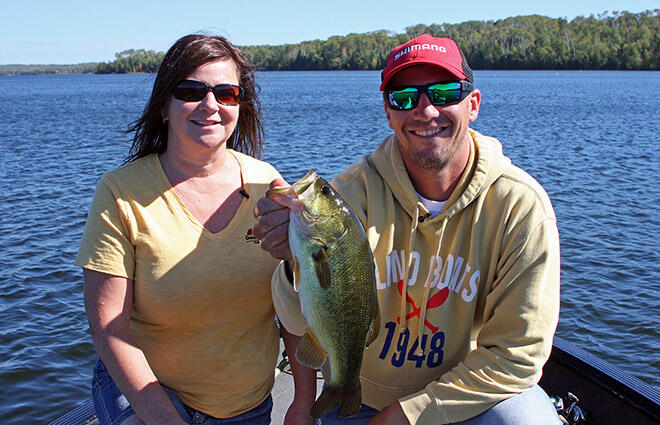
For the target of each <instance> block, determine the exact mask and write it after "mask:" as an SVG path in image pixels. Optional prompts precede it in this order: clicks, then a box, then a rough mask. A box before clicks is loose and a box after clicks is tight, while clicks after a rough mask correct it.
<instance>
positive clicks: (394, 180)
mask: <svg viewBox="0 0 660 425" xmlns="http://www.w3.org/2000/svg"><path fill="white" fill-rule="evenodd" d="M468 134H469V137H470V155H469V157H468V163H467V165H466V167H465V170H464V171H463V173H462V174H461V177H460V179H459V182H458V184H457V185H456V188H455V189H454V191H453V193H452V194H451V195H450V196H449V199H447V202H446V203H445V206H444V207H443V209H442V211H441V212H440V214H438V216H437V217H432V216H429V215H428V214H427V213H428V211H427V210H426V207H424V205H423V204H422V203H421V202H420V199H419V197H418V196H417V192H416V190H415V188H414V187H413V184H412V182H411V180H410V177H409V175H408V171H407V170H406V167H405V165H404V163H403V159H402V157H401V151H400V148H399V140H398V138H397V137H396V135H392V136H389V137H387V138H386V139H385V140H384V141H383V142H382V143H381V145H380V146H379V147H378V148H377V149H376V150H375V151H374V153H373V154H372V155H371V158H370V159H371V160H370V162H371V163H372V165H373V166H374V167H375V168H376V170H377V171H378V174H380V176H381V177H382V178H383V180H385V181H386V182H387V184H388V186H389V187H390V188H391V190H392V193H393V195H394V197H395V199H396V200H397V201H398V203H399V204H400V205H401V207H402V208H403V209H404V210H405V211H406V212H407V213H408V214H409V215H410V216H411V218H412V222H411V225H410V230H409V232H410V236H409V239H408V249H407V250H406V253H407V257H406V259H405V263H404V267H405V268H404V273H403V276H406V278H407V276H408V273H409V270H410V267H411V262H412V251H413V246H414V243H415V236H416V234H417V228H418V226H419V224H420V223H421V222H424V221H427V223H426V224H427V225H431V226H433V227H434V228H435V231H434V233H435V240H436V242H435V249H434V251H435V255H434V257H436V258H437V256H438V254H439V252H440V248H441V243H442V237H443V235H444V232H445V229H446V228H447V224H448V223H449V220H450V219H451V217H452V216H454V215H455V214H457V213H458V212H460V211H461V210H463V209H464V208H466V207H467V206H468V205H470V203H471V202H472V201H474V200H475V199H476V198H477V197H478V196H479V195H481V194H482V193H483V192H484V191H485V190H487V189H488V187H489V186H490V185H491V184H493V182H495V180H497V179H498V178H499V177H500V175H502V173H503V172H504V171H505V170H506V169H507V167H509V166H510V165H511V160H510V159H509V158H507V157H505V156H504V154H503V153H502V145H501V143H500V142H499V141H498V140H497V139H494V138H491V137H486V136H483V135H482V134H480V133H478V132H476V131H474V130H471V129H470V130H469V133H468ZM427 217H429V218H428V220H427ZM430 278H431V274H430V273H429V275H428V277H427V282H426V283H425V284H424V288H425V289H424V292H423V294H422V299H421V302H420V303H419V306H420V312H419V314H420V318H419V321H418V325H417V332H416V333H417V335H418V340H420V341H421V340H422V334H423V332H424V323H425V320H426V313H427V309H428V308H429V307H431V304H433V300H431V299H429V297H430V293H431V287H430V286H429V285H428V279H430ZM400 283H401V284H400V285H398V288H397V289H398V291H399V294H400V296H401V302H400V306H399V310H400V313H399V317H400V318H401V320H400V322H399V323H398V329H399V332H403V330H404V329H405V328H406V326H407V318H408V316H409V315H408V314H406V313H407V308H408V306H407V304H408V303H409V302H410V301H414V300H413V299H412V298H411V297H410V295H409V294H408V285H407V284H404V283H403V281H402V282H400ZM444 297H446V293H445V295H444ZM445 299H446V298H445ZM443 302H444V299H443ZM423 352H424V348H423V347H422V346H421V344H420V345H419V346H418V347H417V350H416V353H415V354H417V355H422V354H423Z"/></svg>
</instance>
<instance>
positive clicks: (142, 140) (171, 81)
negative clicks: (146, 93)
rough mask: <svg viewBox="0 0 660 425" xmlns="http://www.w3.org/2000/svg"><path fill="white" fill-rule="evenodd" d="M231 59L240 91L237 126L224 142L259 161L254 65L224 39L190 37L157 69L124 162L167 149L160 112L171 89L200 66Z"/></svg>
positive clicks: (132, 129)
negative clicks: (234, 65)
mask: <svg viewBox="0 0 660 425" xmlns="http://www.w3.org/2000/svg"><path fill="white" fill-rule="evenodd" d="M223 59H225V60H226V59H231V60H232V61H234V64H236V68H237V69H238V81H239V83H238V84H239V85H240V86H241V87H242V88H243V97H242V99H241V102H240V106H239V108H240V112H239V115H238V123H237V124H236V128H235V129H234V132H233V133H232V135H231V136H230V137H229V139H227V147H228V148H230V149H234V150H237V151H240V152H243V153H245V154H248V155H251V156H254V157H255V158H259V156H260V155H261V151H262V148H263V141H262V139H263V125H262V123H261V103H260V102H259V97H258V91H259V86H258V85H257V83H256V82H255V80H254V65H252V64H251V63H249V62H248V61H247V60H245V58H244V57H243V55H242V53H241V51H240V50H238V49H237V48H236V47H234V46H233V45H232V44H231V43H230V42H229V41H228V40H227V39H226V38H224V37H221V36H210V35H201V34H191V35H187V36H185V37H182V38H180V39H179V40H177V41H176V43H174V45H172V47H170V49H169V50H168V51H167V53H166V54H165V56H164V57H163V60H162V62H161V64H160V67H159V68H158V74H157V75H156V81H155V82H154V87H153V90H152V92H151V98H150V99H149V103H147V106H146V107H145V108H144V112H143V113H142V116H140V118H138V119H137V120H136V121H134V122H133V123H131V125H130V126H129V129H128V132H129V133H131V132H134V133H135V135H134V137H133V145H132V146H131V150H130V152H129V156H128V157H127V158H126V162H131V161H135V160H136V159H138V158H141V157H143V156H147V155H149V154H152V153H162V152H165V150H166V149H167V123H166V122H165V123H164V122H163V117H162V110H163V108H164V107H165V105H166V103H167V101H168V99H169V98H170V96H171V95H172V91H173V90H174V88H175V87H176V86H177V85H178V84H179V83H180V82H181V81H183V80H185V79H186V77H187V76H188V75H190V74H191V73H192V72H193V71H195V70H196V69H197V68H199V67H200V66H202V65H204V64H206V63H208V62H213V61H216V60H223Z"/></svg>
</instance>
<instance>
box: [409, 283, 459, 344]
mask: <svg viewBox="0 0 660 425" xmlns="http://www.w3.org/2000/svg"><path fill="white" fill-rule="evenodd" d="M396 286H397V289H398V290H399V295H401V296H403V279H402V280H400V281H399V282H398V283H397V285H396ZM447 297H449V288H448V287H444V288H442V289H441V290H440V291H438V292H436V293H435V294H433V296H432V297H431V298H429V300H428V301H427V302H426V309H427V310H431V309H434V308H438V307H440V306H441V305H442V304H444V303H445V301H447ZM406 304H412V313H409V314H408V315H407V316H406V320H408V319H410V318H412V317H419V318H420V319H421V312H422V309H421V307H417V306H416V305H415V301H414V300H413V299H412V298H411V296H410V294H408V293H407V292H406ZM396 322H397V323H401V317H397V318H396ZM424 326H426V327H427V328H429V329H430V330H431V332H433V333H436V332H438V327H437V326H433V325H432V324H431V322H429V321H428V320H426V319H424Z"/></svg>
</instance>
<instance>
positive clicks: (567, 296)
mask: <svg viewBox="0 0 660 425" xmlns="http://www.w3.org/2000/svg"><path fill="white" fill-rule="evenodd" d="M475 77H476V82H477V86H478V87H479V88H480V89H481V91H482V94H483V104H482V107H481V110H480V115H479V119H478V120H477V121H476V122H475V123H474V127H475V128H476V129H477V130H479V131H481V132H483V133H485V134H488V135H491V136H494V137H497V138H499V139H500V140H501V141H502V143H503V146H504V152H505V153H506V154H507V155H508V156H510V157H511V158H512V160H513V161H514V163H515V164H517V165H519V166H520V167H522V168H523V169H525V170H527V171H528V172H529V173H530V174H532V175H533V176H534V177H535V178H536V179H537V180H539V182H540V183H541V184H542V185H543V186H544V188H545V189H546V190H547V192H548V194H549V195H550V198H551V199H552V202H553V205H554V207H555V210H556V213H557V217H558V223H559V230H560V238H561V246H562V295H561V318H560V322H559V327H558V331H557V332H558V335H560V336H562V337H563V338H565V339H567V340H569V341H570V342H572V343H574V344H576V345H577V346H579V347H581V348H584V349H586V350H588V351H590V352H592V353H593V354H595V355H598V356H600V357H602V358H604V359H606V360H608V361H610V362H612V363H614V364H616V365H617V366H619V367H621V368H623V369H624V370H626V371H628V372H630V373H632V374H634V375H636V376H637V377H639V378H641V379H643V380H645V381H646V382H648V383H650V384H652V385H655V386H658V385H660V354H659V353H660V338H659V334H660V330H659V326H658V320H657V318H658V317H660V285H658V284H657V282H658V279H659V278H660V273H659V270H658V264H660V258H659V256H660V254H659V253H660V249H658V248H660V246H659V245H658V241H657V235H658V230H659V229H660V186H659V185H658V183H657V169H658V165H659V164H660V147H659V146H658V144H657V143H655V141H656V140H658V138H659V137H658V136H659V134H658V129H659V128H660V118H659V117H658V115H657V111H658V110H660V74H658V73H644V72H555V71H548V72H522V71H521V72H515V71H513V72H508V71H507V72H505V71H477V72H475ZM258 79H259V82H260V84H261V86H262V88H263V92H262V104H263V109H264V120H265V131H266V144H265V155H264V159H266V160H268V161H270V162H272V163H273V164H274V165H275V166H276V167H277V168H278V169H279V170H280V172H281V173H282V175H283V176H284V177H285V178H286V179H287V180H288V181H293V180H296V179H298V178H299V177H301V176H302V175H303V174H304V173H306V172H307V171H308V170H309V169H310V168H316V169H317V171H318V172H319V173H320V174H321V175H322V176H324V177H326V178H332V177H333V176H334V175H335V174H337V173H339V172H340V171H342V170H343V169H345V168H346V167H347V166H348V165H350V164H352V163H354V162H355V161H356V160H357V159H358V158H359V156H360V155H363V154H366V153H368V152H370V151H372V150H373V149H374V148H375V147H376V146H377V145H378V144H379V143H380V141H381V140H382V138H383V137H385V135H387V134H389V132H390V130H389V128H388V127H387V123H386V121H385V114H384V112H383V106H382V99H381V97H380V93H379V92H378V85H379V74H378V73H377V72H309V73H307V72H298V73H296V72H279V73H271V72H266V73H260V74H259V75H258ZM152 84H153V76H143V75H108V76H98V75H60V76H22V77H13V78H9V77H0V103H2V104H4V105H13V106H14V107H12V108H7V109H8V110H7V111H3V115H2V117H0V147H2V150H3V154H2V159H3V167H1V168H0V191H1V192H2V193H3V201H2V202H3V204H2V205H3V206H4V207H5V208H3V214H2V215H1V216H0V246H2V247H3V249H2V250H1V252H0V262H2V264H3V267H2V268H0V287H2V288H3V290H2V293H0V313H1V314H2V316H1V317H2V321H0V388H2V393H3V394H11V400H10V401H5V402H4V403H2V405H0V423H15V422H16V421H18V420H21V421H22V422H25V423H34V422H36V423H45V422H48V421H49V420H52V419H53V418H55V417H56V416H58V415H61V414H63V413H65V412H66V411H68V410H69V409H70V408H72V407H73V406H74V405H75V404H77V403H78V402H79V401H80V400H83V399H85V398H87V397H89V382H90V378H91V370H92V364H93V362H94V358H95V355H94V349H93V346H92V344H91V340H90V338H89V335H88V325H87V321H86V318H85V314H84V310H83V301H82V284H81V279H82V275H81V272H80V270H78V269H77V268H76V267H74V266H73V262H74V259H75V256H76V253H77V250H78V245H79V243H80V236H81V234H82V230H83V226H84V223H85V219H86V213H87V210H88V209H89V204H90V202H91V198H92V195H93V191H94V187H95V185H96V182H97V180H98V178H99V177H100V176H101V174H102V173H103V172H104V171H106V170H109V169H112V168H115V167H117V166H119V165H120V164H121V162H122V160H123V158H124V157H125V155H126V153H127V152H128V148H129V147H130V142H129V140H128V136H127V135H126V134H125V133H124V132H125V130H126V128H127V126H128V123H130V122H131V121H133V120H134V119H136V118H137V116H138V115H139V113H140V112H141V110H142V108H143V106H144V104H145V102H146V100H147V98H148V96H149V92H150V89H151V85H152ZM568 87H570V88H571V90H567V88H568ZM36 92H38V93H41V94H42V95H41V96H38V97H37V96H34V95H33V93H36ZM292 93H294V95H293V96H292ZM337 93H341V96H340V98H338V96H337ZM629 93H646V95H645V96H642V97H641V99H636V107H635V108H632V107H626V106H621V105H613V104H612V99H628V98H629ZM34 114H37V115H38V116H39V117H43V119H40V126H39V129H38V130H37V129H35V126H33V125H26V123H25V117H27V116H34ZM639 359H645V362H644V365H643V366H642V365H640V363H639Z"/></svg>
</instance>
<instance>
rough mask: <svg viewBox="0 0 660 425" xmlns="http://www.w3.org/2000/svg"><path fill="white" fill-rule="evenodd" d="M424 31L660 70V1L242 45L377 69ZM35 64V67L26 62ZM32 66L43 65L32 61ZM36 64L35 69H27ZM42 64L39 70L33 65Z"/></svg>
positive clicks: (145, 62) (511, 56)
mask: <svg viewBox="0 0 660 425" xmlns="http://www.w3.org/2000/svg"><path fill="white" fill-rule="evenodd" d="M423 33H429V34H431V35H433V36H436V37H450V38H453V39H455V40H456V41H457V42H458V43H459V45H460V46H461V48H462V49H463V53H464V54H465V56H466V57H467V59H468V62H469V63H470V66H471V67H472V68H473V69H585V70H587V69H593V70H604V69H609V70H660V52H659V50H660V9H654V10H647V11H644V12H640V13H630V12H625V11H624V12H612V13H608V12H605V13H602V14H600V15H597V16H594V15H591V16H589V17H583V16H578V17H576V18H575V19H573V20H571V21H567V20H566V19H564V18H549V17H545V16H540V15H530V16H516V17H512V18H507V19H500V20H496V21H467V22H462V23H459V24H431V25H425V24H418V25H414V26H410V27H407V28H406V31H405V33H401V34H396V33H393V32H391V31H386V30H380V31H373V32H368V33H362V34H349V35H346V36H334V37H330V38H329V39H327V40H313V41H304V42H302V43H299V44H284V45H277V46H271V45H260V46H240V48H241V49H242V50H243V51H244V52H245V54H246V56H247V57H248V58H249V60H250V61H252V62H253V63H255V64H256V65H257V66H258V69H259V70H267V71H283V70H369V69H371V70H373V69H382V68H383V67H384V66H385V59H386V58H387V54H388V53H389V52H390V51H391V50H392V48H394V47H395V46H397V45H399V44H401V43H404V42H406V41H408V40H410V39H411V38H413V37H416V36H418V35H420V34H423ZM163 55H164V53H163V52H156V51H153V50H143V49H139V50H134V49H131V50H125V51H123V52H120V53H117V54H115V60H113V61H110V62H102V63H99V64H80V65H68V67H71V68H66V67H67V65H5V66H0V74H5V73H8V72H6V71H7V69H9V68H8V67H19V68H18V69H17V68H11V70H10V71H11V72H9V73H47V71H48V69H49V68H48V67H56V68H53V69H52V70H53V71H54V72H65V70H67V69H68V70H69V72H91V69H92V65H94V66H93V72H96V73H99V74H104V73H134V72H156V71H157V70H158V66H159V64H160V61H161V60H162V58H163ZM20 67H28V68H20ZM29 67H37V68H34V69H29ZM21 70H22V71H30V72H21ZM32 71H34V72H32Z"/></svg>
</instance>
